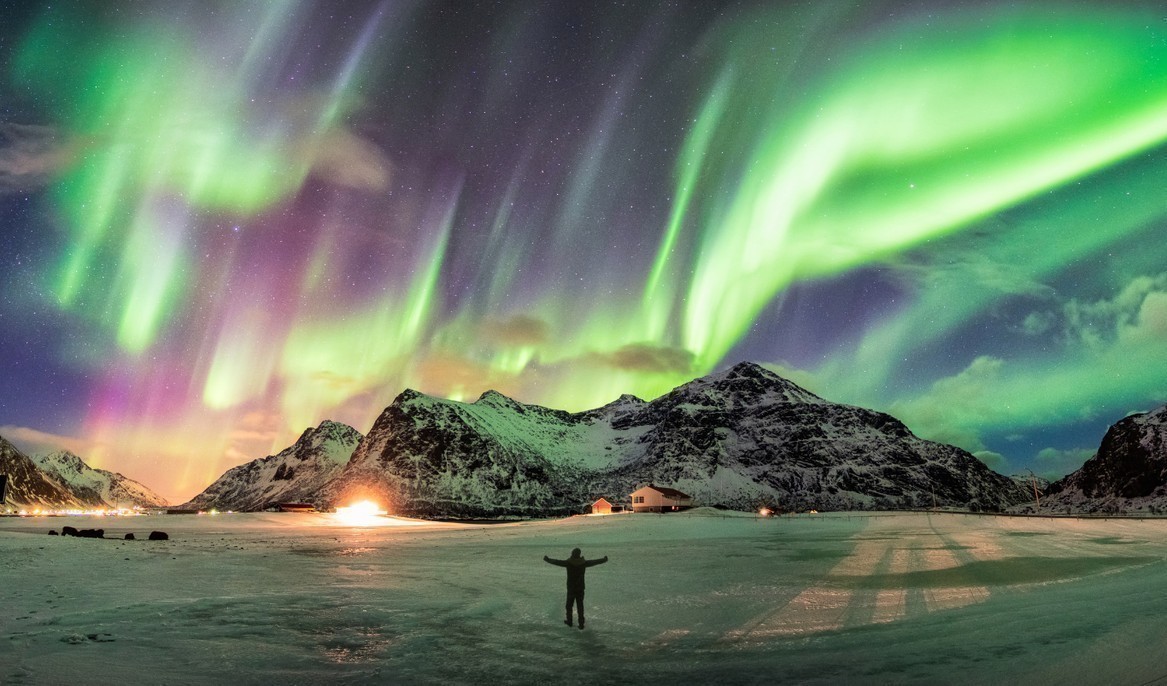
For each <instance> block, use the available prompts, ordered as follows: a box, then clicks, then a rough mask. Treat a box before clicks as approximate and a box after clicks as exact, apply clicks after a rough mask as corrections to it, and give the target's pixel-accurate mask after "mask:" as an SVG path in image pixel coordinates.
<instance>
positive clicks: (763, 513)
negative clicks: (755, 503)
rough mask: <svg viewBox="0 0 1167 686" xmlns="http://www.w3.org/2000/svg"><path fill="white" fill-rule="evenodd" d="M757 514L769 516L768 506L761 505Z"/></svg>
mask: <svg viewBox="0 0 1167 686" xmlns="http://www.w3.org/2000/svg"><path fill="white" fill-rule="evenodd" d="M758 514H760V515H762V516H763V517H769V516H770V508H768V507H763V508H762V509H760V510H758Z"/></svg>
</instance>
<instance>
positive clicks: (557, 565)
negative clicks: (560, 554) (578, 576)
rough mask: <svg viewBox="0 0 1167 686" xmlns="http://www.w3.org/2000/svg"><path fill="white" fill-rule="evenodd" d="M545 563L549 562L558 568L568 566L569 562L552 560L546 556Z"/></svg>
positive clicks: (544, 557)
mask: <svg viewBox="0 0 1167 686" xmlns="http://www.w3.org/2000/svg"><path fill="white" fill-rule="evenodd" d="M543 561H544V562H547V563H549V564H553V565H555V566H556V567H566V566H567V560H552V559H551V558H549V557H547V556H546V555H544V556H543Z"/></svg>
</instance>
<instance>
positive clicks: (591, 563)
mask: <svg viewBox="0 0 1167 686" xmlns="http://www.w3.org/2000/svg"><path fill="white" fill-rule="evenodd" d="M607 561H608V556H607V555H605V556H603V557H601V558H600V559H598V560H588V561H587V566H588V567H595V566H596V565H602V564H604V563H605V562H607Z"/></svg>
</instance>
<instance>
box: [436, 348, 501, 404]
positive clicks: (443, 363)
mask: <svg viewBox="0 0 1167 686" xmlns="http://www.w3.org/2000/svg"><path fill="white" fill-rule="evenodd" d="M416 371H417V375H418V377H419V383H418V385H419V386H420V388H419V389H418V390H420V391H422V392H423V393H429V394H432V395H437V396H441V397H446V398H450V397H453V398H462V399H466V400H474V399H475V398H477V397H478V396H479V395H480V394H481V393H482V392H483V391H486V390H489V389H494V390H496V391H498V392H499V393H502V394H504V395H508V396H510V397H515V395H516V394H517V393H518V392H519V388H518V386H517V381H518V379H517V378H516V377H514V376H511V375H508V374H501V373H499V372H496V371H494V370H492V369H491V368H490V366H488V365H485V364H482V363H479V362H477V361H475V360H471V359H468V358H465V357H462V356H460V355H454V354H448V353H445V354H441V353H439V354H433V355H430V356H429V357H427V358H425V359H424V360H422V361H421V362H420V363H419V364H418V366H417V370H416Z"/></svg>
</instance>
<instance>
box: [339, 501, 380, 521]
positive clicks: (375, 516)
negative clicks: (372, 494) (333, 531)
mask: <svg viewBox="0 0 1167 686" xmlns="http://www.w3.org/2000/svg"><path fill="white" fill-rule="evenodd" d="M387 514H389V513H388V512H387V511H386V510H385V509H383V508H382V507H381V506H380V505H378V504H377V503H375V502H373V501H371V500H362V501H360V502H356V503H353V504H352V505H346V506H344V507H338V508H336V515H335V516H336V518H337V519H338V520H339V521H340V522H341V523H342V524H345V525H347V526H379V525H383V524H385V523H386V520H385V515H387Z"/></svg>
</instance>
